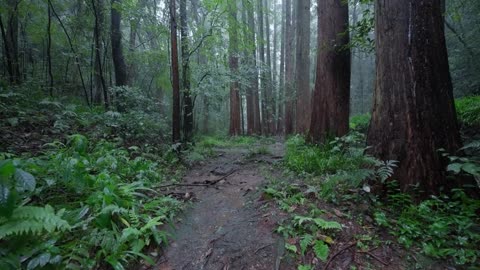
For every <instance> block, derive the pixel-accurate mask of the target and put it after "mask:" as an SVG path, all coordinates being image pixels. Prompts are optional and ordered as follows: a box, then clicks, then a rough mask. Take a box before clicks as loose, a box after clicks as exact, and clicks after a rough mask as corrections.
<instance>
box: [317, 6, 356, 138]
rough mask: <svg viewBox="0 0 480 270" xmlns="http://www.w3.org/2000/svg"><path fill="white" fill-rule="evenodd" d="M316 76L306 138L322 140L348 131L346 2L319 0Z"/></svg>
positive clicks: (348, 85)
mask: <svg viewBox="0 0 480 270" xmlns="http://www.w3.org/2000/svg"><path fill="white" fill-rule="evenodd" d="M317 2H318V47H317V48H318V50H317V63H318V64H317V68H316V70H317V76H316V81H315V92H314V96H313V103H312V121H311V124H310V132H309V137H310V140H311V141H312V142H316V143H323V142H325V140H326V139H327V138H328V137H329V136H335V137H340V136H343V135H345V134H347V132H348V126H349V116H350V108H349V106H350V49H347V48H346V47H347V45H348V43H349V35H348V4H346V3H344V2H343V1H342V0H318V1H317Z"/></svg>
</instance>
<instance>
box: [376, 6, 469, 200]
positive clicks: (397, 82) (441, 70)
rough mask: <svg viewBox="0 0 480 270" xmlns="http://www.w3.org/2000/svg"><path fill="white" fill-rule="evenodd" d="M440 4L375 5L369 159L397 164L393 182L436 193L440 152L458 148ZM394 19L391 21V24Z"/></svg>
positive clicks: (440, 183) (442, 180) (442, 177)
mask: <svg viewBox="0 0 480 270" xmlns="http://www.w3.org/2000/svg"><path fill="white" fill-rule="evenodd" d="M441 9H442V7H441V1H440V0H430V1H417V0H405V1H380V0H377V1H376V6H375V14H376V23H375V25H376V33H377V36H376V41H375V42H376V49H377V64H376V69H377V81H376V88H375V95H374V109H373V113H372V120H371V124H370V128H369V131H368V139H367V141H368V145H371V146H372V148H371V149H370V151H369V152H370V153H371V154H373V155H375V156H376V157H378V158H380V159H382V160H397V161H399V164H398V169H396V170H395V175H394V177H393V178H394V179H396V180H398V181H399V183H400V186H401V188H402V190H404V191H406V190H409V189H410V188H411V187H412V186H413V185H419V189H420V190H423V191H424V192H425V194H432V193H438V192H440V190H441V189H442V187H447V188H448V187H449V186H450V185H452V182H451V181H447V179H446V173H445V166H446V160H445V159H444V158H443V157H442V155H441V154H440V153H439V152H438V150H439V149H440V148H443V149H445V150H446V151H447V152H449V153H454V152H455V151H456V150H457V149H458V148H459V147H460V145H461V141H460V136H459V132H458V124H457V119H456V112H455V107H454V103H453V93H452V82H451V78H450V72H449V66H448V58H447V48H446V44H445V36H444V24H443V17H442V10H441ZM392 18H395V21H394V22H393V21H392Z"/></svg>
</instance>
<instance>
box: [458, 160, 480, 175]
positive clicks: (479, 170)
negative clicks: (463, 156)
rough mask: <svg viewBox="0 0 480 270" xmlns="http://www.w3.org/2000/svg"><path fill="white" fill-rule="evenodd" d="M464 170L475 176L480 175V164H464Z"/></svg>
mask: <svg viewBox="0 0 480 270" xmlns="http://www.w3.org/2000/svg"><path fill="white" fill-rule="evenodd" d="M462 170H463V171H464V172H466V173H469V174H471V175H474V176H479V175H480V165H477V164H475V163H466V164H463V166H462Z"/></svg>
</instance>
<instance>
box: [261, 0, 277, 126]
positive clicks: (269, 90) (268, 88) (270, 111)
mask: <svg viewBox="0 0 480 270" xmlns="http://www.w3.org/2000/svg"><path fill="white" fill-rule="evenodd" d="M263 8H264V10H265V15H264V17H265V39H266V40H265V42H266V43H265V44H266V47H267V51H266V53H267V63H266V64H267V72H266V73H267V74H266V80H265V87H264V89H265V104H266V113H267V117H266V121H267V134H268V135H272V134H274V133H275V121H274V111H275V100H274V99H273V79H272V54H271V44H270V19H269V18H270V8H269V5H268V0H263Z"/></svg>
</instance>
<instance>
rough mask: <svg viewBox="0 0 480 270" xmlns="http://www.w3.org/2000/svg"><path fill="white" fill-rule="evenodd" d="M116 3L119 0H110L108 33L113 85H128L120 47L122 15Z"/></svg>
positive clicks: (125, 66)
mask: <svg viewBox="0 0 480 270" xmlns="http://www.w3.org/2000/svg"><path fill="white" fill-rule="evenodd" d="M117 3H118V4H120V3H121V0H112V8H111V12H112V13H111V33H110V35H111V36H110V37H111V42H112V60H113V67H114V69H115V85H116V86H125V85H128V83H129V81H128V72H127V64H126V63H125V57H124V56H123V48H122V31H121V29H120V24H121V21H122V16H121V14H120V12H119V11H118V8H117V7H116V6H115V5H116V4H117Z"/></svg>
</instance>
